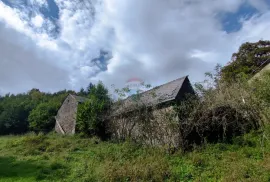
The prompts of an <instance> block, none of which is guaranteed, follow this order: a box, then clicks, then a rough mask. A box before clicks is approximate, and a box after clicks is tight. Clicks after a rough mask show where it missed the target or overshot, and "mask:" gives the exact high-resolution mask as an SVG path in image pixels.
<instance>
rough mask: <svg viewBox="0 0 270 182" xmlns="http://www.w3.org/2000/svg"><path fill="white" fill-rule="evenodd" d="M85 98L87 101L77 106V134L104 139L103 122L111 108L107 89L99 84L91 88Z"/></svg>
mask: <svg viewBox="0 0 270 182" xmlns="http://www.w3.org/2000/svg"><path fill="white" fill-rule="evenodd" d="M87 97H88V98H89V100H87V101H86V102H85V103H82V104H80V105H79V106H78V111H77V119H76V120H77V123H76V127H77V128H76V129H77V132H78V133H80V134H81V135H84V136H88V137H93V136H98V137H101V138H106V131H105V123H104V122H105V119H106V118H105V116H106V114H107V112H108V110H109V109H110V106H111V99H110V97H109V94H108V89H107V88H106V87H105V86H104V85H103V84H102V83H101V82H99V83H98V84H97V85H93V86H92V87H91V89H90V90H89V94H88V96H87Z"/></svg>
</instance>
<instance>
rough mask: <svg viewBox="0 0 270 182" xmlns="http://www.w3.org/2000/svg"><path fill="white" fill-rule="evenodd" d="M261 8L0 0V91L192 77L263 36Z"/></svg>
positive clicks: (268, 15) (221, 2)
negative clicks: (101, 82) (134, 78)
mask: <svg viewBox="0 0 270 182" xmlns="http://www.w3.org/2000/svg"><path fill="white" fill-rule="evenodd" d="M269 8H270V1H268V0H204V1H198V0H189V2H188V3H186V2H185V1H178V0H170V1H164V0H137V1H131V0H130V1H128V0H84V1H79V0H77V1H76V0H21V1H18V0H0V39H1V43H0V48H1V47H2V51H3V50H5V52H1V51H0V53H2V55H5V56H2V57H1V58H0V67H1V65H5V66H4V67H5V68H6V69H5V70H1V68H0V93H1V92H2V93H5V92H19V91H27V90H30V89H31V88H33V87H36V88H40V89H41V90H44V91H57V90H59V89H79V88H80V87H83V86H86V85H87V84H88V83H89V82H97V81H98V80H102V81H103V82H104V83H105V84H107V85H111V84H114V85H117V86H119V87H121V86H124V85H125V80H127V79H129V78H132V77H139V78H141V79H143V80H144V81H145V82H148V83H151V84H152V85H158V84H162V83H164V82H166V81H169V80H172V79H176V78H178V77H182V76H184V75H190V77H191V80H192V81H193V82H195V81H200V80H202V79H203V74H204V72H206V71H209V70H212V68H213V67H214V66H215V64H217V63H220V64H223V65H224V64H226V63H227V62H228V61H229V60H230V56H231V54H232V53H233V52H235V51H237V49H238V47H239V46H240V45H241V44H242V43H244V42H246V41H253V42H254V41H258V40H260V39H270V35H269V33H268V30H269V29H270V27H269V26H270V9H269ZM160 12H162V13H160ZM104 51H105V52H104ZM2 68H3V66H2ZM7 70H8V71H7ZM22 80H23V81H24V84H21V83H22Z"/></svg>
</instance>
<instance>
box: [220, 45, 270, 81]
mask: <svg viewBox="0 0 270 182" xmlns="http://www.w3.org/2000/svg"><path fill="white" fill-rule="evenodd" d="M268 63H270V41H259V42H256V43H249V42H247V43H244V44H242V45H241V47H240V48H239V50H238V52H237V53H234V54H233V55H232V59H231V62H229V64H228V65H227V66H224V67H223V68H222V69H221V79H222V81H225V82H232V81H236V80H237V79H238V78H239V77H240V78H241V77H247V78H250V77H251V76H253V75H255V74H256V73H257V72H259V71H260V70H261V69H262V68H263V67H264V66H265V65H266V64H268Z"/></svg>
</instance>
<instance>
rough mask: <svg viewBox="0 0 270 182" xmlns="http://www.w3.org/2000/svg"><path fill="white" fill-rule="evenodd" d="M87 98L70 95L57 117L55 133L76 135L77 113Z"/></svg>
mask: <svg viewBox="0 0 270 182" xmlns="http://www.w3.org/2000/svg"><path fill="white" fill-rule="evenodd" d="M86 100H87V98H84V97H80V96H76V95H72V94H69V95H68V96H67V97H66V99H65V100H64V102H63V104H62V106H61V107H60V109H59V110H58V112H57V115H56V116H55V120H56V122H55V131H56V132H57V133H61V134H75V128H76V113H77V108H78V105H79V104H80V103H83V102H85V101H86Z"/></svg>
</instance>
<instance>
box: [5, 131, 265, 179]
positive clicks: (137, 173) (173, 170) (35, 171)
mask: <svg viewBox="0 0 270 182" xmlns="http://www.w3.org/2000/svg"><path fill="white" fill-rule="evenodd" d="M269 132H270V129H267V130H266V131H265V132H260V131H257V132H252V133H250V134H248V135H245V136H243V137H238V138H235V139H234V140H233V143H231V144H221V143H220V144H211V145H206V146H204V147H203V148H197V149H195V150H194V151H193V152H188V153H186V154H181V153H174V154H168V152H167V151H165V150H162V149H157V148H144V147H142V146H138V145H135V144H131V143H129V142H126V143H121V144H117V143H112V142H101V141H99V140H98V139H80V138H74V137H63V136H57V135H54V134H50V135H34V134H28V135H25V136H6V137H0V181H1V182H2V181H3V182H9V181H10V182H11V181H20V182H25V181H27V182H30V181H150V180H152V181H252V182H256V181H258V182H259V181H260V182H262V181H269V180H270V165H269V164H270V143H269Z"/></svg>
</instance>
